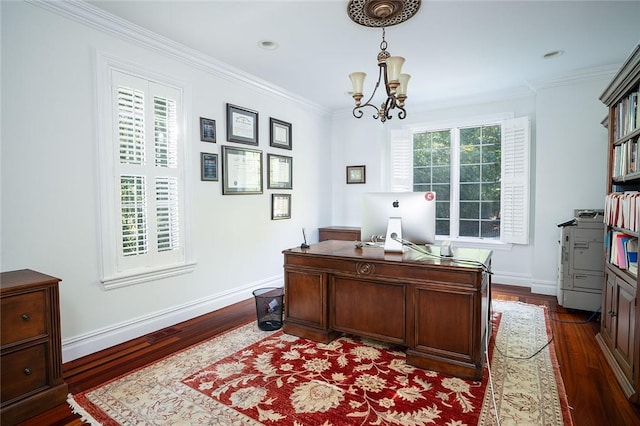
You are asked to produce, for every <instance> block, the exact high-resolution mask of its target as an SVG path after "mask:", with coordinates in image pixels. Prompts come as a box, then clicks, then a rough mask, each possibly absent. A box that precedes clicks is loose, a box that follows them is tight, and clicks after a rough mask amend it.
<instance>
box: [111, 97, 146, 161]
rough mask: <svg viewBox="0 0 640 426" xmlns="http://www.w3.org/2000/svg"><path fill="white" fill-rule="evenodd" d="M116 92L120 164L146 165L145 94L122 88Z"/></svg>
mask: <svg viewBox="0 0 640 426" xmlns="http://www.w3.org/2000/svg"><path fill="white" fill-rule="evenodd" d="M116 90H117V94H116V96H117V111H118V142H119V146H120V162H121V163H128V164H144V161H145V158H144V155H145V149H144V148H145V146H144V145H145V133H144V93H143V92H142V91H140V90H135V89H133V88H131V87H122V86H118V87H117V89H116Z"/></svg>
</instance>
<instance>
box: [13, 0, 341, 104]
mask: <svg viewBox="0 0 640 426" xmlns="http://www.w3.org/2000/svg"><path fill="white" fill-rule="evenodd" d="M25 1H26V3H29V4H31V5H34V6H37V7H40V8H42V9H45V10H47V11H50V12H53V13H55V14H57V15H60V16H63V17H65V18H69V19H72V20H74V21H76V22H79V23H81V24H83V25H86V26H88V27H91V28H94V29H97V30H99V31H101V32H104V33H106V34H110V35H112V36H115V37H117V38H119V39H121V40H124V41H127V42H129V43H132V44H135V45H137V46H140V47H143V48H145V49H148V50H151V51H153V52H156V53H159V54H161V55H164V56H166V57H169V58H171V59H174V60H177V61H179V62H182V63H184V64H186V65H189V66H191V67H194V68H197V69H199V70H202V71H204V72H207V73H210V74H214V75H217V76H219V77H222V78H224V79H226V80H228V81H232V82H235V83H239V84H242V85H243V86H245V87H248V88H250V89H254V90H258V91H261V92H267V93H269V94H272V95H276V96H279V97H281V98H284V99H286V100H289V101H292V102H295V103H298V104H301V105H303V106H305V107H307V108H310V109H312V110H314V111H316V112H318V113H321V114H324V115H330V113H331V112H330V111H329V110H328V109H327V108H325V107H323V106H321V105H319V104H317V103H315V102H312V101H310V100H308V99H306V98H303V97H301V96H299V95H296V94H294V93H292V92H289V91H287V90H285V89H283V88H282V87H279V86H276V85H274V84H272V83H270V82H268V81H266V80H262V79H260V78H258V77H256V76H254V75H252V74H249V73H247V72H245V71H242V70H240V69H238V68H235V67H233V66H231V65H229V64H226V63H224V62H222V61H218V60H216V59H214V58H212V57H210V56H208V55H205V54H203V53H202V52H200V51H197V50H195V49H192V48H190V47H187V46H185V45H183V44H180V43H177V42H175V41H173V40H171V39H168V38H166V37H163V36H161V35H159V34H156V33H154V32H152V31H149V30H147V29H145V28H142V27H140V26H138V25H135V24H133V23H131V22H129V21H126V20H124V19H122V18H119V17H117V16H115V15H112V14H110V13H108V12H105V11H104V10H102V9H99V8H97V7H95V6H92V5H91V4H89V3H86V2H85V1H82V0H64V1H46V0H25Z"/></svg>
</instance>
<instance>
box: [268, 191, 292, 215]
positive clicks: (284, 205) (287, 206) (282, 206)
mask: <svg viewBox="0 0 640 426" xmlns="http://www.w3.org/2000/svg"><path fill="white" fill-rule="evenodd" d="M279 219H291V194H271V220H279Z"/></svg>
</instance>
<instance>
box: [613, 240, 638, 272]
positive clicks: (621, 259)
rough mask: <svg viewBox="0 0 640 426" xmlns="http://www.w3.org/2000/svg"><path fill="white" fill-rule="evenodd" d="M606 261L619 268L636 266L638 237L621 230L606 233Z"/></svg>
mask: <svg viewBox="0 0 640 426" xmlns="http://www.w3.org/2000/svg"><path fill="white" fill-rule="evenodd" d="M607 245H608V248H609V250H608V261H609V263H611V264H613V265H616V266H617V267H618V268H620V269H627V270H628V269H630V266H632V265H634V264H635V265H634V266H633V267H634V268H636V271H637V264H638V238H637V237H635V236H633V235H629V234H627V233H624V232H622V231H609V233H608V234H607Z"/></svg>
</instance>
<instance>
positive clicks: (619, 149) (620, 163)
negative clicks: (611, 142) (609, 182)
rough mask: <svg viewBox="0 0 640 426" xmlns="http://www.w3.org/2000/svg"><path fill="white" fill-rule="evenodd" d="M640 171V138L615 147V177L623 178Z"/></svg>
mask: <svg viewBox="0 0 640 426" xmlns="http://www.w3.org/2000/svg"><path fill="white" fill-rule="evenodd" d="M636 172H638V138H633V139H630V140H628V141H625V142H623V143H621V144H620V145H617V146H616V147H614V149H613V167H612V170H611V174H612V176H611V177H613V178H621V177H624V176H626V175H628V174H632V173H636Z"/></svg>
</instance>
